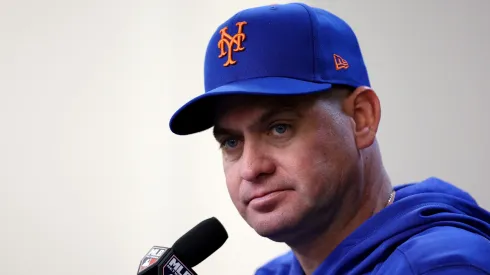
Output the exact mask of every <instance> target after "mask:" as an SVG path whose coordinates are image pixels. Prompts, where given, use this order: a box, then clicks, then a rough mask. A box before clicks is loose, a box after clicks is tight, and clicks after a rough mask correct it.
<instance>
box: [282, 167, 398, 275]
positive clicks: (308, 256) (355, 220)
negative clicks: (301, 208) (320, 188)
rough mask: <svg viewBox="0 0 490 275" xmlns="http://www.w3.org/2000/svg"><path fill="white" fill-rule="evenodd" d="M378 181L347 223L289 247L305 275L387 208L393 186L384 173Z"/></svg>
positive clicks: (339, 223)
mask: <svg viewBox="0 0 490 275" xmlns="http://www.w3.org/2000/svg"><path fill="white" fill-rule="evenodd" d="M370 176H372V175H370ZM375 177H378V178H376V179H374V178H372V180H374V181H376V184H374V185H372V186H371V187H370V190H369V191H368V192H366V193H365V196H364V197H363V198H362V200H361V201H363V203H362V204H360V205H359V207H358V208H357V210H358V211H356V212H354V214H352V215H351V216H350V217H347V218H346V219H344V220H342V219H339V220H337V221H336V222H335V223H333V224H331V226H330V227H329V228H327V229H326V230H325V231H323V232H321V233H319V234H315V237H314V238H311V239H309V240H308V241H306V242H303V243H301V244H295V245H290V246H291V249H292V250H293V252H294V254H295V255H296V258H297V259H298V261H299V263H300V265H301V267H302V269H303V271H304V272H305V274H306V275H311V274H312V273H313V271H315V269H317V268H318V266H319V265H320V264H321V263H322V262H323V261H324V260H325V259H326V258H327V257H328V256H329V255H330V254H331V253H332V251H333V250H334V249H335V248H336V247H337V246H338V245H339V244H340V243H341V242H342V241H343V240H344V239H345V238H347V237H348V236H349V235H350V234H351V233H352V232H354V231H355V229H356V228H358V227H359V226H360V225H361V224H362V223H364V222H365V221H366V220H367V219H369V218H370V217H372V216H373V215H374V214H376V213H378V212H379V211H381V210H382V209H383V208H385V207H386V206H387V203H388V200H389V197H390V194H391V192H392V187H391V183H390V181H389V179H388V177H387V175H386V173H385V172H384V171H383V173H381V174H378V175H376V176H375ZM344 208H345V207H344ZM347 208H348V207H347ZM342 212H343V211H342ZM310 237H311V236H310Z"/></svg>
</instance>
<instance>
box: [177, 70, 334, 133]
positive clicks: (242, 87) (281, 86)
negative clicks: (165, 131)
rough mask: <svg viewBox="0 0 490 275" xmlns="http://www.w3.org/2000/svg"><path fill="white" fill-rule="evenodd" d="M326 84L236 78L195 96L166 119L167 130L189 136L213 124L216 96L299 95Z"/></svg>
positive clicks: (326, 85)
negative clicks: (238, 79)
mask: <svg viewBox="0 0 490 275" xmlns="http://www.w3.org/2000/svg"><path fill="white" fill-rule="evenodd" d="M331 87H332V85H331V84H330V83H315V82H308V81H303V80H298V79H292V78H285V77H266V78H254V79H247V80H242V81H236V82H233V83H230V84H226V85H223V86H220V87H218V88H216V89H214V90H211V91H209V92H207V93H204V94H202V95H199V96H197V97H195V98H193V99H192V100H190V101H189V102H187V103H186V104H185V105H183V106H182V107H181V108H179V109H178V110H177V111H176V112H175V113H174V115H173V116H172V118H171V119H170V125H169V126H170V130H171V131H172V132H173V133H175V134H177V135H189V134H194V133H197V132H201V131H204V130H207V129H209V128H211V127H213V124H214V121H215V115H216V114H215V109H216V104H217V102H218V101H219V99H220V98H221V97H223V96H227V95H239V94H242V95H244V94H245V95H246V94H249V95H301V94H309V93H315V92H319V91H324V90H327V89H330V88H331Z"/></svg>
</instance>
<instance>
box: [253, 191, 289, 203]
mask: <svg viewBox="0 0 490 275" xmlns="http://www.w3.org/2000/svg"><path fill="white" fill-rule="evenodd" d="M290 190H291V189H276V190H272V191H261V192H257V193H255V194H254V195H252V196H250V197H249V198H247V200H246V201H245V203H246V204H249V203H250V202H251V201H253V200H255V199H260V198H263V197H266V196H268V195H272V194H274V193H278V192H282V191H290Z"/></svg>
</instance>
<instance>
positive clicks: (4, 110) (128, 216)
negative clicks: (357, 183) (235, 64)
mask: <svg viewBox="0 0 490 275" xmlns="http://www.w3.org/2000/svg"><path fill="white" fill-rule="evenodd" d="M220 2H221V1H218V0H212V1H211V0H208V1H197V0H195V1H172V2H167V1H163V0H160V1H155V0H145V1H128V0H118V1H110V0H98V1H95V0H78V1H76V0H64V1H61V0H59V1H56V0H45V1H33V0H31V1H29V0H16V1H7V0H3V1H1V3H0V186H1V191H0V192H1V193H0V223H1V224H0V266H1V268H2V271H0V273H2V274H9V275H27V274H52V275H61V274H73V275H82V274H83V275H85V274H118V275H126V274H127V275H129V274H136V269H137V266H138V263H139V260H140V259H141V257H142V256H143V255H144V254H145V253H146V252H147V251H148V250H149V248H150V247H151V246H153V245H167V246H169V245H171V244H173V242H174V241H175V240H176V239H177V238H178V237H179V236H180V235H182V234H183V233H184V232H186V231H187V230H188V229H190V228H191V227H193V226H194V225H195V224H197V223H198V222H200V221H201V220H203V219H205V218H207V217H210V216H216V217H218V218H219V219H220V220H221V221H222V222H223V224H224V225H225V227H226V228H227V230H228V232H229V235H230V238H229V240H228V241H227V243H226V244H225V245H224V246H223V247H222V248H221V249H220V250H218V251H217V252H216V253H215V254H213V255H212V256H211V257H210V258H208V259H207V260H206V261H205V262H203V263H202V264H200V265H199V266H197V267H196V268H195V270H196V271H197V272H198V273H200V274H237V275H242V274H243V275H246V274H253V271H254V270H255V268H256V267H258V266H259V265H260V264H262V263H264V262H266V261H268V260H269V259H271V258H272V257H273V256H275V255H277V254H279V253H282V252H283V251H285V249H286V248H285V247H284V246H283V245H280V244H276V243H272V242H269V241H267V240H265V239H262V238H259V237H257V236H256V235H255V233H254V232H253V231H252V230H251V229H249V228H248V226H247V225H246V224H245V222H243V221H242V220H241V218H240V217H239V215H238V213H237V212H236V211H235V209H234V207H233V205H232V204H231V201H230V200H229V199H228V194H227V191H226V188H225V183H224V177H223V175H222V170H221V159H220V154H219V152H218V149H217V145H216V144H215V143H214V141H213V139H212V137H211V134H210V132H205V133H202V134H199V135H194V136H188V137H178V136H174V135H172V134H171V133H170V131H169V130H168V126H167V125H168V119H169V118H170V116H171V114H172V113H173V111H174V110H175V109H176V108H178V107H179V106H180V105H181V104H182V103H184V102H185V101H186V100H188V99H189V98H190V97H192V96H195V95H197V94H199V93H201V92H202V91H203V77H202V75H203V73H202V67H203V65H202V64H203V58H204V50H205V47H206V45H207V41H208V39H209V37H210V35H211V34H212V32H213V31H214V29H215V28H216V27H217V26H218V25H219V24H220V23H221V22H223V21H224V20H226V19H227V18H228V17H230V16H231V15H232V14H234V13H235V12H237V11H238V10H240V9H243V8H246V7H251V6H255V5H263V4H270V1H260V0H254V1H250V0H249V1H236V0H233V1H223V2H221V3H220ZM284 2H286V1H276V3H284ZM309 3H312V4H315V5H318V6H321V7H324V8H328V9H330V10H331V11H333V12H335V13H337V14H338V15H340V16H341V17H343V18H344V19H346V20H347V21H348V22H349V23H350V24H351V25H352V27H353V28H354V30H355V31H356V32H357V34H358V36H359V40H360V42H361V45H362V48H363V52H364V54H365V58H366V63H367V65H368V67H369V71H370V75H371V78H372V83H373V87H374V89H375V90H376V91H377V92H378V93H379V96H380V98H381V101H382V108H383V109H382V110H383V117H382V124H381V129H380V133H379V139H380V142H381V146H382V150H383V154H384V160H385V164H386V166H387V168H388V170H389V172H390V174H391V177H392V180H393V183H394V184H399V183H404V182H406V181H412V180H420V179H423V178H425V177H429V176H439V177H442V178H444V179H446V180H449V181H452V182H453V183H454V184H456V185H458V186H461V187H463V188H465V189H466V190H467V191H469V192H471V193H472V194H473V195H474V196H475V198H476V199H477V200H478V201H479V202H480V203H481V204H482V205H483V206H485V207H489V208H490V198H489V195H488V191H489V182H488V176H487V175H488V167H487V166H488V155H489V153H490V131H489V129H488V128H489V127H490V124H489V119H490V108H488V104H489V102H490V91H489V85H488V84H487V83H486V82H487V81H488V79H489V73H490V69H489V64H490V53H489V52H490V38H489V36H490V32H489V28H490V17H488V10H490V2H489V1H487V0H471V1H456V0H454V1H447V0H446V1H443V0H438V1H435V0H433V1H421V0H419V1H405V2H404V3H402V2H401V1H398V3H396V2H395V1H388V0H386V1H333V0H332V1H326V0H325V1H319V0H317V1H313V0H312V1H309ZM173 207H175V210H170V209H171V208H173Z"/></svg>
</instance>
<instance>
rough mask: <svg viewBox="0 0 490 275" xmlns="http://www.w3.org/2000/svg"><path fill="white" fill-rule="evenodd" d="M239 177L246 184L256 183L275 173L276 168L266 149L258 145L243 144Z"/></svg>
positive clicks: (251, 143) (252, 143)
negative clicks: (246, 182)
mask: <svg viewBox="0 0 490 275" xmlns="http://www.w3.org/2000/svg"><path fill="white" fill-rule="evenodd" d="M240 169H241V171H240V176H241V177H242V179H243V180H246V181H248V182H257V181H258V180H260V178H263V177H264V176H267V175H270V174H272V173H274V172H275V170H276V166H275V164H274V162H273V160H272V158H271V156H270V155H269V153H268V150H267V148H264V146H260V144H259V143H254V142H248V143H245V144H244V148H243V153H242V163H241V167H240Z"/></svg>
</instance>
